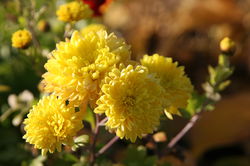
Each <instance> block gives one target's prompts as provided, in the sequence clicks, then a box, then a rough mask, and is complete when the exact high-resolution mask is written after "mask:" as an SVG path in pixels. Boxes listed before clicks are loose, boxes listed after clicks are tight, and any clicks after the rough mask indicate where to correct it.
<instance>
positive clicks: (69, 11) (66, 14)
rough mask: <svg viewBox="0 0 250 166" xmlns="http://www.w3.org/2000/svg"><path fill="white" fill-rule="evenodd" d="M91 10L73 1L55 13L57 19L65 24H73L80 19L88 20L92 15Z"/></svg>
mask: <svg viewBox="0 0 250 166" xmlns="http://www.w3.org/2000/svg"><path fill="white" fill-rule="evenodd" d="M92 13H93V12H92V10H91V9H90V8H89V6H88V5H87V4H84V3H82V2H79V1H73V2H70V3H67V4H64V5H61V6H60V7H59V9H58V10H57V11H56V14H57V16H58V19H59V20H61V21H65V22H74V21H79V20H81V19H88V18H90V17H91V15H92Z"/></svg>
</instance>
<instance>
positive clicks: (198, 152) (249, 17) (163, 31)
mask: <svg viewBox="0 0 250 166" xmlns="http://www.w3.org/2000/svg"><path fill="white" fill-rule="evenodd" d="M62 2H63V1H56V0H52V1H51V2H47V1H46V0H41V1H37V4H36V6H35V9H36V10H38V11H39V10H42V9H43V8H45V9H44V10H45V11H46V16H43V15H42V16H41V17H40V19H44V20H46V21H47V23H48V24H49V26H50V30H49V31H47V32H46V33H44V32H41V31H40V30H39V29H35V31H37V36H38V38H39V41H40V43H41V45H42V48H41V49H42V50H43V51H42V53H43V55H39V56H38V57H39V59H37V57H36V56H27V55H23V54H24V53H23V52H22V51H18V50H15V49H12V48H11V35H12V33H13V32H14V31H15V30H17V29H18V28H20V27H25V26H26V25H27V24H29V23H28V22H29V21H30V20H29V19H27V18H29V17H28V16H29V15H28V14H27V18H24V17H21V16H20V13H19V12H20V11H19V9H17V3H18V0H1V1H0V29H1V30H0V107H1V113H0V115H1V123H0V166H6V165H8V166H9V165H20V163H22V165H25V162H24V161H26V160H30V158H31V157H30V152H28V151H27V147H26V146H27V145H24V140H22V138H21V137H22V132H23V130H22V125H21V122H22V119H23V116H24V115H25V114H26V113H27V109H28V108H30V106H31V105H32V103H34V102H36V99H35V98H38V97H39V95H40V93H39V88H38V85H39V82H40V79H41V73H43V72H44V69H43V63H44V59H46V55H47V54H48V53H49V52H50V51H51V50H53V49H54V47H55V43H56V42H58V41H59V40H61V39H60V38H58V37H57V36H60V35H61V36H63V35H62V34H63V30H64V29H63V24H62V23H61V22H59V21H58V20H57V19H56V16H55V8H56V7H57V6H58V4H60V3H62ZM25 3H26V5H27V6H30V3H29V2H28V1H27V2H25ZM13 9H15V10H13ZM29 10H30V8H28V9H27V12H28V11H29ZM24 15H25V13H24ZM36 21H39V20H36ZM97 21H103V23H104V24H105V25H107V26H108V27H109V28H110V29H111V30H112V31H115V32H116V33H117V34H119V35H120V36H123V37H124V38H125V39H126V41H127V42H128V43H129V44H130V45H131V48H132V54H133V55H132V57H133V59H134V60H139V59H140V58H141V57H142V56H143V55H144V54H153V53H159V54H161V55H164V56H170V57H173V59H174V60H176V61H178V62H179V64H181V65H184V66H185V71H186V72H187V75H188V76H189V77H190V78H191V80H192V83H193V84H194V86H195V88H196V89H197V90H198V91H200V92H202V87H201V84H202V83H203V82H205V81H206V78H207V75H208V71H207V66H208V65H216V63H217V57H218V54H219V42H220V40H221V39H223V38H224V37H226V36H228V37H231V38H232V39H233V40H234V41H235V42H236V45H237V51H236V55H235V56H233V57H231V62H232V64H233V65H234V66H235V72H234V74H233V76H232V77H231V80H232V83H231V85H230V86H229V88H227V89H226V91H224V92H223V94H222V100H221V101H220V102H219V103H218V104H217V105H216V110H215V111H213V112H206V113H205V114H203V117H202V118H201V119H200V120H199V121H198V123H197V124H196V125H195V126H194V128H193V129H192V130H191V131H190V132H189V133H188V135H186V136H185V137H184V139H182V140H181V142H180V143H179V145H180V147H181V149H182V151H183V152H182V153H181V155H179V156H178V155H170V156H166V157H164V158H163V160H166V161H169V162H170V163H172V165H173V166H195V165H198V166H250V0H113V2H112V3H110V4H109V6H107V7H106V8H105V12H104V13H103V16H102V17H101V18H97ZM34 24H36V22H34ZM82 24H84V23H82ZM79 25H80V24H79ZM33 26H34V27H36V25H33ZM9 110H12V111H9ZM13 110H14V111H13ZM7 111H9V112H7ZM6 112H7V113H6ZM187 121H188V119H183V118H179V117H177V116H176V117H174V120H172V121H171V120H165V121H163V122H162V125H161V128H160V129H161V130H162V131H166V133H167V139H168V140H169V139H171V138H172V137H173V136H174V135H176V133H177V132H178V131H180V129H181V128H182V127H183V126H184V125H185V124H186V123H187ZM120 144H121V145H120ZM120 144H119V145H116V147H117V146H118V147H117V148H119V146H124V145H123V143H122V142H120ZM157 146H161V143H159V145H157ZM149 152H150V151H149ZM13 154H15V155H14V156H13ZM110 155H111V154H110ZM10 161H11V162H10ZM58 163H60V161H58ZM61 164H62V163H61Z"/></svg>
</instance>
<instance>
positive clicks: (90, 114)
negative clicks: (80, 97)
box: [83, 107, 95, 130]
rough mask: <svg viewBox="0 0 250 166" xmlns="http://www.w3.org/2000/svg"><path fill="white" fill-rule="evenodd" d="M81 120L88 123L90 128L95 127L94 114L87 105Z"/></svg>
mask: <svg viewBox="0 0 250 166" xmlns="http://www.w3.org/2000/svg"><path fill="white" fill-rule="evenodd" d="M83 120H85V121H87V122H89V123H90V125H91V128H92V130H93V129H94V128H95V114H94V112H93V111H92V110H91V109H90V108H89V107H87V110H86V113H85V115H84V118H83Z"/></svg>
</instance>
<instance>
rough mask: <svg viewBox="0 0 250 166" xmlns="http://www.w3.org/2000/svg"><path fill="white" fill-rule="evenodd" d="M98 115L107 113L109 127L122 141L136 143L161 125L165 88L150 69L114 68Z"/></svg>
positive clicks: (103, 88) (106, 84) (97, 111)
mask: <svg viewBox="0 0 250 166" xmlns="http://www.w3.org/2000/svg"><path fill="white" fill-rule="evenodd" d="M101 91H102V93H103V95H102V96H101V97H100V98H99V99H98V100H97V105H98V106H97V107H96V108H95V110H94V112H95V113H105V114H106V116H107V117H108V121H107V122H106V127H107V128H108V129H109V130H111V131H115V132H116V135H117V136H118V137H120V138H124V137H125V138H126V139H130V140H131V141H132V142H135V140H136V138H137V137H139V138H141V137H142V136H143V135H144V134H148V133H152V132H153V130H154V129H155V128H156V127H157V126H158V125H159V121H160V115H161V113H162V110H163V107H162V103H161V100H160V95H161V91H162V87H161V86H160V85H159V84H158V81H157V79H155V78H154V77H152V75H149V74H148V70H147V68H146V67H143V66H140V65H139V66H137V67H135V68H134V67H133V66H132V65H128V66H127V67H126V68H123V69H122V68H121V69H118V68H114V69H113V70H112V71H111V72H110V73H109V74H108V76H106V77H105V79H104V83H103V85H102V89H101Z"/></svg>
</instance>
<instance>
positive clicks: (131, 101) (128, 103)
mask: <svg viewBox="0 0 250 166" xmlns="http://www.w3.org/2000/svg"><path fill="white" fill-rule="evenodd" d="M122 103H123V105H124V106H125V107H132V106H134V105H135V97H134V96H126V97H125V98H124V100H123V101H122Z"/></svg>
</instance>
